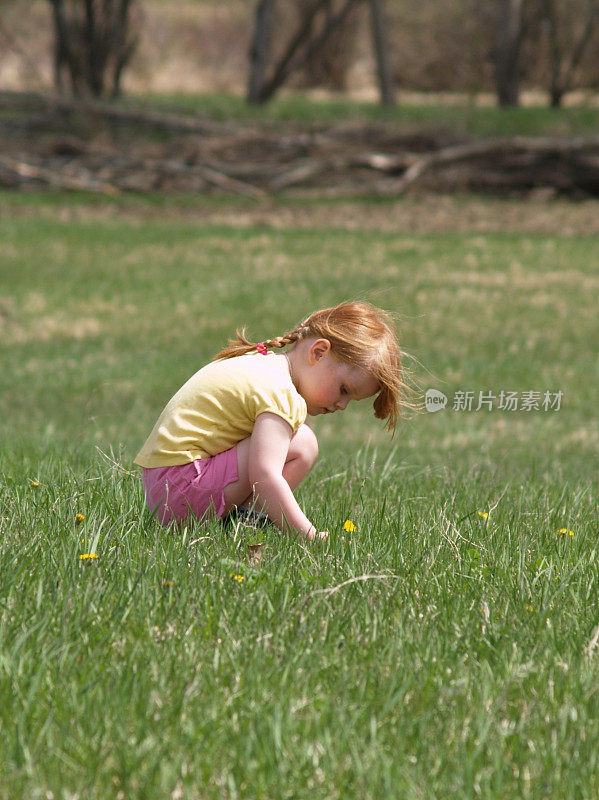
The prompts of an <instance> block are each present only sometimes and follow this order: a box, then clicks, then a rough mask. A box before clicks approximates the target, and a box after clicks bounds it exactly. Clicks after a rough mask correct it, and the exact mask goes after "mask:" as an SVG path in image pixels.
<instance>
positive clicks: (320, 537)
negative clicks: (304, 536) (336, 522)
mask: <svg viewBox="0 0 599 800" xmlns="http://www.w3.org/2000/svg"><path fill="white" fill-rule="evenodd" d="M328 538H329V532H328V531H319V532H317V531H314V532H313V533H309V534H308V539H309V540H310V541H311V542H313V541H314V540H315V539H316V540H317V541H320V542H326V540H327V539H328Z"/></svg>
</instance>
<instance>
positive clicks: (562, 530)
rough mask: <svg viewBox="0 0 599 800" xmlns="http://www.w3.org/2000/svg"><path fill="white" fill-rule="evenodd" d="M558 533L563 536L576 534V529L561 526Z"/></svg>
mask: <svg viewBox="0 0 599 800" xmlns="http://www.w3.org/2000/svg"><path fill="white" fill-rule="evenodd" d="M556 533H560V534H561V535H562V536H574V531H571V530H569V528H560V529H559V531H556Z"/></svg>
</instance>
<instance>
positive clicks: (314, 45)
mask: <svg viewBox="0 0 599 800" xmlns="http://www.w3.org/2000/svg"><path fill="white" fill-rule="evenodd" d="M276 2H277V0H258V4H257V6H256V12H255V22H254V36H253V41H252V46H251V51H250V77H249V82H248V95H247V98H248V102H250V103H263V102H265V101H266V100H268V99H269V98H270V97H272V96H273V94H274V93H275V92H276V91H277V89H279V88H280V87H281V86H282V85H283V84H284V83H285V82H286V81H287V80H288V79H289V77H290V76H291V75H292V74H293V73H297V72H298V70H300V69H303V68H304V67H305V66H306V65H307V64H308V63H309V62H310V60H311V59H312V58H313V57H314V56H315V54H316V53H319V52H321V50H322V48H323V47H324V45H325V43H326V42H327V41H330V39H331V36H332V35H333V34H336V33H338V32H339V31H340V30H341V29H342V26H343V25H344V24H346V23H347V20H348V19H349V16H350V14H351V13H352V12H353V11H355V9H356V8H357V7H358V5H363V4H367V5H368V7H369V8H370V13H371V19H372V30H373V44H374V50H375V53H376V58H377V71H378V79H379V87H380V93H381V101H382V102H383V103H384V104H386V105H391V104H392V103H393V102H394V91H393V80H392V73H391V68H390V63H389V45H388V41H387V31H386V26H385V23H384V20H383V0H341V2H339V3H335V2H334V0H305V1H304V2H302V4H301V5H300V6H299V7H298V8H299V9H300V10H301V16H300V21H299V25H298V26H297V28H296V30H295V32H294V33H293V35H292V36H291V38H290V40H289V42H288V43H287V46H286V48H285V49H284V50H283V52H282V54H281V56H280V57H279V58H278V60H277V61H276V63H274V64H273V65H272V66H270V69H269V64H270V62H271V57H272V54H271V45H272V29H273V18H274V12H275V6H276ZM317 22H320V24H319V25H318V26H317V25H316V23H317Z"/></svg>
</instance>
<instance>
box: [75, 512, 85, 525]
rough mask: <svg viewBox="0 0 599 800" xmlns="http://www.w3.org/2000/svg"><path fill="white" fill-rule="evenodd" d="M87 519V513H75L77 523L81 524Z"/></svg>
mask: <svg viewBox="0 0 599 800" xmlns="http://www.w3.org/2000/svg"><path fill="white" fill-rule="evenodd" d="M84 519H85V514H81V513H80V514H76V515H75V525H81V523H82V522H83V520H84Z"/></svg>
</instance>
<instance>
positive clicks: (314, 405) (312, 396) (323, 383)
mask: <svg viewBox="0 0 599 800" xmlns="http://www.w3.org/2000/svg"><path fill="white" fill-rule="evenodd" d="M321 343H322V344H321ZM298 391H299V393H300V394H301V395H302V397H303V398H304V400H305V401H306V405H307V406H308V414H310V415H311V416H316V415H317V414H332V413H333V412H335V411H343V410H344V409H345V408H346V407H347V404H348V403H349V401H350V400H365V399H366V398H367V397H372V395H374V394H376V393H377V392H378V391H379V385H378V382H377V381H376V380H375V379H374V378H373V376H372V375H371V374H370V373H369V372H367V371H366V370H364V369H361V368H360V367H353V366H351V365H350V364H346V363H344V362H343V361H337V359H336V358H334V357H333V355H332V354H331V349H330V344H329V342H328V341H327V340H326V339H317V340H316V341H315V342H314V343H313V344H312V346H311V347H310V349H309V351H308V364H307V365H306V367H305V369H304V370H302V374H301V376H300V381H299V386H298Z"/></svg>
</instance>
